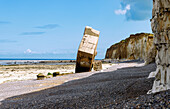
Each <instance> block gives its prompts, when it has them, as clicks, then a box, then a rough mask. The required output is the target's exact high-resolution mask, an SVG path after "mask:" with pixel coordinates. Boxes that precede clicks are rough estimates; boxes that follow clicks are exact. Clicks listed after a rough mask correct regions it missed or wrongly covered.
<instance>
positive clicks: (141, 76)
mask: <svg viewBox="0 0 170 109" xmlns="http://www.w3.org/2000/svg"><path fill="white" fill-rule="evenodd" d="M143 65H144V63H119V64H115V65H114V66H112V67H110V68H108V69H105V70H103V71H98V72H85V73H76V74H70V75H64V76H60V77H55V78H49V79H45V80H38V81H36V80H26V81H16V82H10V83H4V84H1V85H0V88H1V89H2V90H1V94H0V98H1V99H0V106H2V107H6V108H12V107H16V108H26V109H27V108H30V106H33V107H32V108H38V107H39V106H41V107H42V108H47V107H48V108H71V107H75V108H92V107H93V108H99V107H100V108H104V107H105V108H115V107H117V108H118V107H119V108H125V107H126V108H127V107H129V108H130V107H138V106H142V107H145V106H147V107H152V106H157V105H158V103H159V104H160V102H161V103H162V104H161V106H162V105H163V106H168V99H167V97H168V96H169V95H168V91H167V92H165V93H166V94H164V92H163V93H160V94H158V95H156V96H155V95H147V94H146V93H147V91H148V90H150V89H151V88H152V84H153V79H148V78H147V77H148V75H149V73H150V72H151V71H154V70H155V69H156V66H155V64H154V63H153V64H149V65H145V66H143ZM157 97H159V98H161V99H157ZM99 99H100V100H99ZM155 100H156V101H158V102H156V103H155V102H154V101H155ZM82 101H83V102H82ZM103 101H104V102H103ZM163 101H166V103H165V104H164V102H163ZM75 104H76V105H75ZM157 107H159V106H157Z"/></svg>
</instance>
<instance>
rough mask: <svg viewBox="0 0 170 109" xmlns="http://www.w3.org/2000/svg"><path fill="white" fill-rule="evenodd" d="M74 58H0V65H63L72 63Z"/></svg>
mask: <svg viewBox="0 0 170 109" xmlns="http://www.w3.org/2000/svg"><path fill="white" fill-rule="evenodd" d="M75 60H76V59H25V58H17V59H16V58H14V59H12V58H0V65H33V64H38V65H63V64H73V63H74V62H75Z"/></svg>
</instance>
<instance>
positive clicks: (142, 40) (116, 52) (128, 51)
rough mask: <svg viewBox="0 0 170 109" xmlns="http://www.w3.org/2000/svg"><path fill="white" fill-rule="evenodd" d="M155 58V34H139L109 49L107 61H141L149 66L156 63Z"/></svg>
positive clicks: (106, 56)
mask: <svg viewBox="0 0 170 109" xmlns="http://www.w3.org/2000/svg"><path fill="white" fill-rule="evenodd" d="M155 56H156V49H155V46H154V44H153V34H150V33H137V34H132V35H130V37H128V38H126V39H125V40H122V41H120V42H119V43H116V44H114V45H112V46H111V47H110V48H108V49H107V52H106V55H105V59H119V60H120V59H128V60H134V59H140V60H144V61H145V62H146V64H149V63H151V62H154V61H155Z"/></svg>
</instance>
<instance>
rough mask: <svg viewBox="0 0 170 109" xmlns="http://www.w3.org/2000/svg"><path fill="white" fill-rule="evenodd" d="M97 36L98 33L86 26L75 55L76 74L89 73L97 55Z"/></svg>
mask: <svg viewBox="0 0 170 109" xmlns="http://www.w3.org/2000/svg"><path fill="white" fill-rule="evenodd" d="M99 34H100V32H99V31H97V30H94V29H93V28H91V27H88V26H86V28H85V31H84V36H83V39H82V41H81V43H80V46H79V49H78V53H77V60H76V71H75V72H76V73H80V72H88V71H91V69H92V63H93V61H94V58H95V56H96V55H97V51H96V49H97V44H98V39H99Z"/></svg>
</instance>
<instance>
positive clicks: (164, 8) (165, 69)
mask: <svg viewBox="0 0 170 109" xmlns="http://www.w3.org/2000/svg"><path fill="white" fill-rule="evenodd" d="M151 26H152V31H153V33H154V44H155V46H156V49H157V52H158V53H157V55H156V64H157V70H156V71H155V72H152V73H151V74H150V76H149V77H155V81H154V84H153V87H152V90H150V91H149V92H148V93H155V92H159V91H163V90H168V89H170V31H169V30H170V0H153V10H152V19H151Z"/></svg>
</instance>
